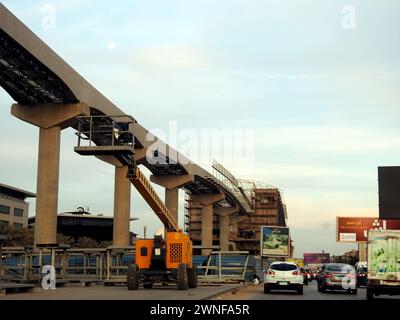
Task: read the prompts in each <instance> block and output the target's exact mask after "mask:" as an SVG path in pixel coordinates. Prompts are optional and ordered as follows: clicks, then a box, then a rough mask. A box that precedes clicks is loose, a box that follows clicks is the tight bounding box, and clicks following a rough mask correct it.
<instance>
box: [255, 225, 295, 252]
mask: <svg viewBox="0 0 400 320" xmlns="http://www.w3.org/2000/svg"><path fill="white" fill-rule="evenodd" d="M261 255H262V256H264V257H288V256H289V255H290V235H289V228H286V227H275V226H262V227H261Z"/></svg>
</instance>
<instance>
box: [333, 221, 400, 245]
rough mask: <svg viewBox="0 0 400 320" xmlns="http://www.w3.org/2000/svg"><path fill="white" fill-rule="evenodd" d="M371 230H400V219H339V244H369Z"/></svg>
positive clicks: (337, 224) (337, 236) (337, 238)
mask: <svg viewBox="0 0 400 320" xmlns="http://www.w3.org/2000/svg"><path fill="white" fill-rule="evenodd" d="M369 230H400V219H397V220H382V219H379V218H363V217H337V219H336V231H337V234H336V241H337V242H347V243H355V242H367V238H368V231H369Z"/></svg>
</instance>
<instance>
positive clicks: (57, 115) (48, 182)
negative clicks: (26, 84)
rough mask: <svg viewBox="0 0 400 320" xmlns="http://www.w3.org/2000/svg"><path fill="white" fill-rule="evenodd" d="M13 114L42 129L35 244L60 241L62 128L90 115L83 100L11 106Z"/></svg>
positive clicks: (53, 243)
mask: <svg viewBox="0 0 400 320" xmlns="http://www.w3.org/2000/svg"><path fill="white" fill-rule="evenodd" d="M11 114H12V115H13V116H15V117H17V118H19V119H21V120H23V121H26V122H28V123H30V124H33V125H35V126H37V127H39V128H40V129H39V130H40V133H39V155H38V170H37V190H36V193H37V198H36V219H35V246H54V245H55V244H57V205H58V182H59V167H60V135H61V130H62V129H65V128H67V127H69V126H70V125H71V123H72V122H73V121H74V119H75V118H76V117H77V116H81V115H89V114H90V109H89V107H88V106H87V105H86V104H84V103H74V104H52V103H48V104H36V105H20V104H14V105H12V106H11Z"/></svg>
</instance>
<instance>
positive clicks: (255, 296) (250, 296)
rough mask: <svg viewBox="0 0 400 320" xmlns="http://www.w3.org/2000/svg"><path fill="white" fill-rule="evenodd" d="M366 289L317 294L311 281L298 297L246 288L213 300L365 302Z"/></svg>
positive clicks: (384, 297) (290, 293)
mask: <svg viewBox="0 0 400 320" xmlns="http://www.w3.org/2000/svg"><path fill="white" fill-rule="evenodd" d="M366 298H367V297H366V289H365V288H359V289H358V292H357V295H353V294H349V293H347V292H345V291H327V292H326V293H321V292H318V290H317V282H316V281H313V282H312V283H310V284H309V285H308V286H304V294H303V295H299V294H297V293H296V292H294V291H271V293H268V294H264V287H263V285H262V284H260V285H259V286H252V285H250V286H248V287H246V288H242V289H240V290H238V291H235V292H233V293H227V294H223V295H221V296H218V297H216V298H214V299H216V300H366ZM375 299H400V296H393V297H389V296H380V297H375Z"/></svg>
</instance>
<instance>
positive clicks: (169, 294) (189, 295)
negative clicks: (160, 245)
mask: <svg viewBox="0 0 400 320" xmlns="http://www.w3.org/2000/svg"><path fill="white" fill-rule="evenodd" d="M238 286H239V285H235V284H229V285H228V284H225V285H220V286H199V287H198V288H197V289H189V290H186V291H181V290H178V289H177V288H176V286H173V285H170V286H168V287H162V286H155V287H154V288H153V289H143V288H140V289H139V290H137V291H128V290H127V288H126V287H125V286H115V287H113V286H111V287H105V286H103V285H98V286H94V287H87V288H80V287H61V288H57V289H56V290H43V289H41V288H35V289H34V292H27V293H15V294H13V293H11V294H7V295H4V296H1V295H0V301H1V300H203V299H209V298H210V297H212V296H214V295H217V294H220V293H222V292H224V291H227V290H235V288H237V287H238Z"/></svg>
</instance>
